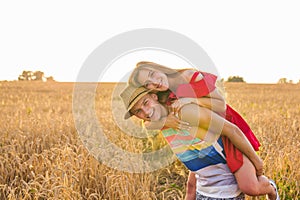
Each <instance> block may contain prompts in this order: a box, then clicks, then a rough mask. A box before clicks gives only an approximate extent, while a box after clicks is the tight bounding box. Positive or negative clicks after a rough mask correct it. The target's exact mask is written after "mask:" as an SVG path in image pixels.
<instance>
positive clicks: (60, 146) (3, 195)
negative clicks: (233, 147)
mask: <svg viewBox="0 0 300 200" xmlns="http://www.w3.org/2000/svg"><path fill="white" fill-rule="evenodd" d="M225 87H226V88H225V90H226V92H227V102H228V103H229V104H230V105H232V107H234V108H235V109H236V110H237V111H238V112H239V113H240V114H241V115H242V116H243V117H244V118H245V119H246V120H247V122H248V123H249V124H250V126H251V128H252V129H253V131H254V132H255V134H256V136H257V137H258V139H259V140H260V142H261V144H262V147H261V149H260V152H259V154H260V156H261V157H262V159H263V160H264V166H265V174H266V175H267V176H268V177H271V178H272V179H274V180H275V181H276V182H277V184H278V186H279V192H280V196H281V198H282V199H298V198H299V196H300V189H299V180H300V170H299V169H300V162H299V157H300V152H299V149H300V139H299V138H300V136H299V133H300V103H299V102H300V85H299V84H297V85H296V84H294V85H293V84H280V85H279V84H269V85H267V84H264V85H263V84H261V85H259V84H245V83H231V84H229V83H226V84H225ZM73 88H74V83H59V82H45V83H43V82H0V108H1V117H0V199H1V200H2V199H113V200H114V199H122V200H123V199H124V200H131V199H134V200H135V199H137V200H139V199H184V196H185V189H186V186H185V184H186V180H187V176H188V171H187V170H186V168H185V167H184V166H183V165H182V164H181V163H180V162H179V161H177V160H175V161H174V162H173V163H171V164H170V165H168V166H166V167H164V168H161V169H158V170H156V171H152V172H146V173H131V172H124V171H120V170H117V169H114V168H111V167H109V166H107V165H106V164H105V163H102V162H99V161H98V160H97V159H96V156H95V155H94V154H92V153H91V151H88V150H87V148H86V147H87V146H88V145H89V144H90V143H88V138H87V139H84V138H82V137H79V135H78V131H77V129H76V126H75V121H74V115H73V113H72V111H73V110H72V101H73ZM114 88H115V84H108V83H101V84H99V86H98V87H97V90H96V91H95V93H96V95H95V113H96V116H97V120H99V122H100V123H101V125H102V130H103V132H104V133H105V135H106V136H107V138H109V140H110V141H111V142H112V143H114V144H116V145H117V146H118V147H120V148H122V149H124V150H126V151H130V152H138V153H143V152H150V151H153V150H157V149H160V148H162V147H164V146H165V145H166V143H165V142H164V140H163V139H162V137H161V135H160V134H159V133H154V134H153V136H151V137H150V138H148V139H145V138H143V139H140V138H138V137H134V136H131V135H127V134H124V133H123V132H122V130H121V129H120V128H119V127H118V125H117V124H116V123H115V118H114V117H113V116H112V115H111V113H112V110H114V108H112V104H111V102H112V100H113V98H115V97H112V91H113V90H114ZM114 100H118V99H114ZM134 123H137V124H138V123H139V121H136V122H134ZM132 131H133V132H135V131H137V132H138V131H142V129H141V130H136V129H135V130H132ZM96 134H97V133H96ZM84 144H85V145H84ZM247 199H251V198H250V197H247ZM253 199H254V198H253ZM257 199H264V198H263V197H261V198H257Z"/></svg>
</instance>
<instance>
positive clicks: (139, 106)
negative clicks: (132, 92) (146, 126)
mask: <svg viewBox="0 0 300 200" xmlns="http://www.w3.org/2000/svg"><path fill="white" fill-rule="evenodd" d="M130 112H131V113H132V114H133V115H135V116H136V117H138V118H140V119H143V120H146V121H159V120H160V119H161V118H162V117H165V116H167V114H168V113H167V109H166V108H165V107H164V106H162V105H161V104H160V103H159V102H158V98H157V95H156V94H146V95H145V96H144V97H142V98H141V99H140V100H139V101H138V102H137V103H136V104H135V105H134V106H133V107H132V108H131V110H130Z"/></svg>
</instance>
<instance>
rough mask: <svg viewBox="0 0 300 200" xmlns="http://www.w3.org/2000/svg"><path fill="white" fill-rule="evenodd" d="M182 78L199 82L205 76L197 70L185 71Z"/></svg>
mask: <svg viewBox="0 0 300 200" xmlns="http://www.w3.org/2000/svg"><path fill="white" fill-rule="evenodd" d="M181 74H182V76H183V77H184V78H185V79H187V80H189V81H190V80H192V79H193V80H194V81H199V80H201V79H202V78H203V75H202V74H201V73H200V72H199V71H197V70H195V69H185V70H183V71H182V72H181Z"/></svg>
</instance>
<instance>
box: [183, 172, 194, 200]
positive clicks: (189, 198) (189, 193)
mask: <svg viewBox="0 0 300 200" xmlns="http://www.w3.org/2000/svg"><path fill="white" fill-rule="evenodd" d="M195 199H196V177H195V174H194V173H193V172H190V173H189V177H188V180H187V184H186V195H185V200H195Z"/></svg>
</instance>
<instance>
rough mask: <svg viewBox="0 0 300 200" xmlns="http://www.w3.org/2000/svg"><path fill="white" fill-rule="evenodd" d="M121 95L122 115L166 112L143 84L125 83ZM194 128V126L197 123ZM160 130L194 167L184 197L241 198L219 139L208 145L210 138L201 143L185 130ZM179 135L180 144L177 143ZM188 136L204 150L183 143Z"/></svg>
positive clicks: (149, 116) (151, 116)
mask: <svg viewBox="0 0 300 200" xmlns="http://www.w3.org/2000/svg"><path fill="white" fill-rule="evenodd" d="M120 96H121V98H122V100H123V102H124V104H125V106H126V109H127V112H126V114H125V119H127V118H129V117H131V116H132V115H135V116H136V117H138V118H140V119H143V120H146V121H159V120H160V119H161V118H163V117H166V116H167V115H168V109H167V108H166V107H165V106H163V105H161V104H160V103H159V102H158V97H157V95H156V94H155V93H152V92H151V91H150V90H147V89H145V88H143V87H139V88H135V87H132V86H127V87H126V88H125V90H124V91H123V92H122V93H121V95H120ZM193 128H194V130H195V129H197V128H198V127H193ZM162 133H163V135H164V137H165V138H166V140H167V141H168V143H169V145H170V146H171V148H172V150H173V151H174V153H175V154H176V155H177V157H178V158H179V159H180V160H181V161H182V162H183V163H184V164H185V165H186V166H187V167H188V168H189V169H194V170H193V172H192V173H190V176H189V179H188V184H187V195H186V199H195V197H196V192H197V199H207V200H213V199H216V198H223V199H236V200H237V199H244V194H243V193H242V192H241V191H240V190H239V188H238V185H237V183H236V180H235V177H234V175H233V174H232V173H231V172H230V170H229V168H228V166H227V164H226V160H225V156H224V155H223V152H222V140H221V139H218V140H217V142H215V143H214V144H213V145H211V144H212V142H211V141H210V142H208V143H203V141H202V142H201V141H197V140H196V141H195V140H193V139H195V138H194V137H193V136H192V135H191V134H189V133H188V132H187V131H179V132H177V131H175V130H174V129H164V130H163V131H162ZM178 135H179V136H180V138H181V141H180V142H181V144H178V138H176V137H178ZM205 137H206V136H205ZM212 138H213V137H212ZM187 140H193V143H192V144H193V145H194V144H196V145H200V146H201V145H202V146H203V150H204V152H201V151H197V150H195V149H193V145H187V146H185V147H184V145H182V144H184V143H185V142H186V141H187ZM191 147H192V148H191ZM199 153H200V154H201V153H202V156H199V155H200V154H199ZM196 182H197V186H196Z"/></svg>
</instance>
